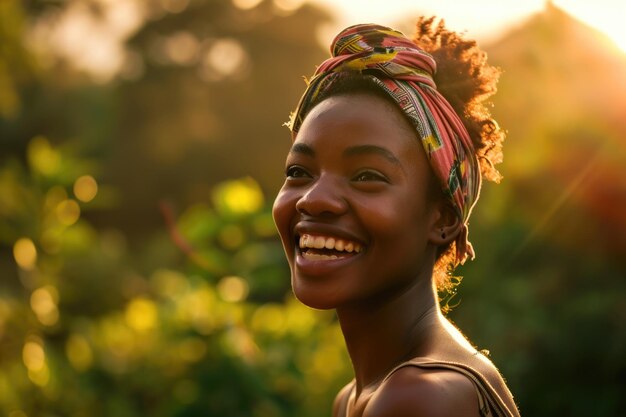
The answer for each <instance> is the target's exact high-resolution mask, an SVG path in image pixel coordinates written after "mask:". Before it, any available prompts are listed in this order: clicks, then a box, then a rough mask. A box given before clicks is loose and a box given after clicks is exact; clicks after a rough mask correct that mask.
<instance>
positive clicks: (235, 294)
mask: <svg viewBox="0 0 626 417" xmlns="http://www.w3.org/2000/svg"><path fill="white" fill-rule="evenodd" d="M217 291H218V293H219V295H220V297H222V299H223V300H225V301H229V302H231V303H236V302H240V301H243V300H245V298H246V297H247V296H248V283H247V282H246V281H245V280H244V279H243V278H241V277H237V276H227V277H224V278H222V279H221V280H220V281H219V283H218V284H217Z"/></svg>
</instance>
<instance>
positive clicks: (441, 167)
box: [289, 24, 481, 263]
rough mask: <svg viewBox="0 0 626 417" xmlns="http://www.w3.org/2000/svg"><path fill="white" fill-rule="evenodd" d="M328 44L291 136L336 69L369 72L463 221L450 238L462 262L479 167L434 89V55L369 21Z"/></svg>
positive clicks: (453, 115)
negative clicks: (405, 123)
mask: <svg viewBox="0 0 626 417" xmlns="http://www.w3.org/2000/svg"><path fill="white" fill-rule="evenodd" d="M330 50H331V54H332V56H331V58H328V59H327V60H326V61H324V62H323V63H322V64H321V65H320V66H319V67H318V68H317V70H316V71H315V74H314V75H313V78H311V79H310V80H309V81H308V86H307V89H306V91H305V92H304V95H303V96H302V98H301V99H300V102H299V104H298V107H297V109H296V110H295V112H294V113H293V114H292V118H291V121H290V124H289V126H290V129H291V131H292V134H293V136H294V137H295V135H296V134H297V132H298V130H299V128H300V126H301V125H302V122H303V119H304V116H305V115H306V114H307V112H308V111H309V110H310V105H311V104H312V103H314V102H315V101H316V98H317V97H318V96H319V94H320V93H322V92H323V91H325V90H326V89H328V88H329V87H330V86H331V85H332V84H333V81H334V80H336V79H337V77H338V76H339V75H340V74H341V73H345V72H357V73H362V74H364V75H365V76H367V77H369V78H371V79H372V80H373V81H374V82H375V83H376V84H378V85H379V86H380V87H381V88H382V89H383V90H384V91H386V92H387V93H388V94H389V95H390V96H391V98H393V99H394V100H395V102H396V103H397V104H398V106H399V107H400V109H401V110H402V111H403V112H404V113H405V114H406V116H407V117H408V119H409V120H410V121H411V123H412V124H413V126H414V127H415V129H416V130H417V133H418V136H419V138H420V139H421V143H422V145H423V147H424V150H425V151H426V155H427V156H428V160H429V162H430V165H431V167H432V170H433V172H434V173H435V176H436V177H437V179H438V180H439V183H440V184H441V188H442V190H443V192H444V194H445V195H446V196H447V197H448V199H449V200H450V202H451V203H452V206H453V207H454V209H455V211H456V214H457V215H458V216H459V218H460V219H461V220H462V222H463V225H462V229H461V232H460V233H459V235H458V237H457V239H456V242H455V243H456V262H457V263H463V262H464V261H465V259H466V258H467V257H468V256H469V257H470V258H471V259H473V258H474V250H473V249H472V245H471V244H470V242H469V241H468V239H467V234H468V229H467V227H468V223H467V222H468V218H469V216H470V213H471V211H472V208H473V206H474V204H475V203H476V200H477V199H478V194H479V192H480V183H481V177H480V169H479V165H478V160H477V159H476V156H475V153H474V147H473V145H472V141H471V139H470V137H469V134H468V132H467V129H466V128H465V126H464V125H463V122H462V121H461V119H460V118H459V115H458V114H456V112H455V111H454V109H453V108H452V106H451V105H450V103H448V101H447V100H446V99H445V98H444V97H443V96H442V95H441V94H440V93H439V92H438V91H437V88H436V85H435V82H434V80H433V75H434V74H435V73H436V71H437V64H436V62H435V60H434V59H433V57H432V56H431V55H430V54H428V53H427V52H425V51H423V50H422V49H420V48H419V47H418V46H417V45H416V44H415V43H413V42H412V41H410V40H409V39H407V38H406V36H404V34H402V33H401V32H399V31H397V30H394V29H390V28H388V27H384V26H379V25H374V24H364V25H355V26H350V27H348V28H346V29H344V30H343V31H341V32H340V33H339V34H338V35H337V36H336V37H335V39H334V40H333V42H332V44H331V47H330Z"/></svg>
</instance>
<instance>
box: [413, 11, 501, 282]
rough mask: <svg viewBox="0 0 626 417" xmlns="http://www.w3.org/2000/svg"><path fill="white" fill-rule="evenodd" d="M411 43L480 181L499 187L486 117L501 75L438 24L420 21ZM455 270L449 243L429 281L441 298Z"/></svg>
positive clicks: (497, 137) (497, 147)
mask: <svg viewBox="0 0 626 417" xmlns="http://www.w3.org/2000/svg"><path fill="white" fill-rule="evenodd" d="M412 40H413V42H415V44H416V45H418V46H419V47H420V48H422V49H423V50H425V51H426V52H428V53H429V54H431V55H432V56H433V57H434V58H435V61H436V62H437V73H436V74H435V76H434V79H435V83H436V84H437V90H438V91H439V92H440V93H441V94H442V95H443V96H444V97H445V98H446V100H448V102H449V103H450V105H451V106H452V107H453V108H454V110H455V111H456V113H457V114H458V115H459V116H460V117H461V120H462V121H463V124H464V125H465V128H466V129H467V131H468V133H469V135H470V138H471V139H472V143H473V145H474V149H475V152H476V157H477V159H478V161H479V164H480V171H481V175H482V177H483V178H484V179H486V180H490V181H494V182H496V183H497V182H500V179H501V178H502V176H501V175H500V173H499V172H498V170H497V169H496V168H495V165H496V164H498V163H500V162H502V142H503V141H504V136H505V132H504V131H503V130H502V129H501V128H500V127H499V126H498V123H497V122H496V121H495V120H494V119H493V118H492V117H491V113H490V111H489V109H488V108H487V106H486V104H487V103H486V100H487V99H488V98H489V97H490V96H492V95H493V94H494V93H495V92H496V84H497V82H498V78H499V76H500V70H499V69H498V68H496V67H493V66H491V65H489V64H488V63H487V54H486V53H485V52H483V51H482V50H480V48H479V47H478V44H477V43H476V41H474V40H467V39H463V37H462V36H461V35H460V34H459V33H457V32H453V31H450V30H448V29H446V27H445V24H444V21H443V19H441V20H439V21H437V19H436V18H435V17H420V18H419V19H418V20H417V23H416V33H415V35H414V36H413V39H412ZM456 266H457V264H456V259H455V248H454V242H452V243H451V244H450V245H449V246H447V247H444V248H440V251H439V256H438V258H437V263H436V264H435V269H434V273H433V275H434V278H435V282H436V284H437V289H438V290H439V291H440V292H448V293H452V292H453V291H454V287H455V286H456V285H457V284H458V283H459V282H460V277H455V279H452V273H453V271H454V268H455V267H456Z"/></svg>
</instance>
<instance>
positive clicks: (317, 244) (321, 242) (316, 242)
mask: <svg viewBox="0 0 626 417" xmlns="http://www.w3.org/2000/svg"><path fill="white" fill-rule="evenodd" d="M325 246H326V239H324V238H323V237H321V236H318V237H316V238H315V239H313V247H314V248H315V249H323V248H324V247H325Z"/></svg>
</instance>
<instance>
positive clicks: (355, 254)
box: [274, 94, 515, 417]
mask: <svg viewBox="0 0 626 417" xmlns="http://www.w3.org/2000/svg"><path fill="white" fill-rule="evenodd" d="M286 167H287V169H286V180H285V184H284V186H283V188H282V189H281V191H280V193H279V194H278V196H277V198H276V201H275V203H274V219H275V221H276V224H277V227H278V230H279V233H280V235H281V239H282V242H283V246H284V249H285V253H286V255H287V258H288V261H289V265H290V268H291V272H292V287H293V290H294V293H295V295H296V297H297V298H298V299H299V300H300V301H302V302H303V303H304V304H306V305H308V306H310V307H313V308H320V309H329V308H335V309H336V311H337V316H338V318H339V322H340V324H341V329H342V331H343V334H344V338H345V340H346V345H347V348H348V352H349V354H350V358H351V360H352V365H353V368H354V373H355V380H354V383H350V384H348V385H347V386H346V387H345V388H344V389H343V390H342V391H341V392H340V393H339V394H338V395H337V399H336V401H335V405H334V407H333V415H334V416H344V415H349V416H350V417H352V416H367V417H382V416H395V417H401V416H461V417H463V416H467V417H476V416H479V412H478V399H477V395H476V391H475V389H474V386H473V385H472V383H471V382H470V380H469V379H467V378H466V377H464V376H463V375H461V374H459V373H456V372H452V371H445V370H422V369H418V368H415V367H406V368H401V369H400V370H398V371H397V372H395V373H393V374H392V375H391V377H390V378H388V379H386V380H385V381H384V382H383V379H384V378H385V376H386V375H387V374H388V373H389V371H391V370H392V369H393V368H394V367H395V366H397V365H399V364H401V363H402V362H405V361H407V360H409V359H411V358H415V357H428V358H431V359H437V360H446V361H454V362H461V363H465V364H467V365H470V366H473V367H474V368H476V369H478V370H479V371H480V372H482V373H483V375H486V376H487V378H488V380H489V382H490V383H491V384H492V385H493V386H494V387H495V388H496V389H497V390H498V391H499V392H500V395H501V397H502V398H505V399H506V401H507V403H508V404H509V407H510V408H513V409H515V406H514V403H513V400H512V397H511V395H510V393H509V392H508V389H507V388H506V386H505V384H504V382H503V381H502V378H501V377H500V375H499V373H498V372H497V370H496V369H495V367H494V366H493V365H492V364H491V362H490V361H489V360H488V359H487V358H485V357H484V356H482V355H481V354H479V353H478V352H477V351H476V349H474V348H473V347H472V346H471V344H470V343H469V342H468V341H467V340H466V339H465V338H464V337H463V335H462V334H461V333H460V332H459V331H458V330H457V329H456V328H455V327H454V326H452V325H451V324H450V323H449V322H448V320H447V319H446V318H445V317H444V316H443V315H442V313H441V311H440V308H439V304H438V301H437V295H436V290H435V287H434V284H433V279H432V272H433V266H434V263H435V261H436V256H437V250H438V248H439V247H441V246H445V245H448V244H449V243H450V242H451V241H452V240H454V239H455V238H456V236H457V235H458V233H459V232H460V229H461V226H462V224H461V222H460V220H459V219H458V217H457V216H456V215H455V214H454V211H453V210H452V208H451V207H450V206H449V204H448V203H447V202H446V201H445V199H444V198H443V196H441V197H440V196H439V194H440V193H439V194H438V193H436V192H433V177H432V173H431V170H430V167H429V165H428V161H427V159H426V155H425V153H424V150H423V149H422V147H421V144H420V143H419V142H418V140H417V138H416V135H415V132H414V129H413V128H412V126H411V125H410V124H409V123H408V121H406V120H405V119H404V118H403V116H402V115H401V113H400V111H399V110H398V109H396V108H395V107H394V106H393V105H392V104H390V103H388V102H387V101H385V100H384V99H382V98H380V97H376V96H374V95H369V94H354V95H341V96H333V97H330V98H328V99H326V100H324V101H323V102H322V103H320V104H318V105H317V106H316V107H314V108H313V109H312V110H311V112H310V113H309V114H308V115H307V117H306V119H305V121H304V123H303V125H302V127H301V129H300V131H299V132H298V135H297V137H296V138H295V141H294V145H293V147H292V149H291V151H290V153H289V155H288V157H287V163H286ZM435 187H436V185H435ZM304 236H306V237H304ZM303 237H304V241H305V242H309V244H308V246H307V244H306V243H302V242H303V240H302V239H303ZM307 239H309V240H307ZM315 239H317V240H319V241H320V242H324V243H322V244H320V245H318V246H323V245H326V246H323V247H322V248H321V249H320V248H318V247H313V246H314V245H313V244H310V242H313V241H315ZM339 241H341V242H342V245H341V246H342V247H343V246H346V247H348V245H351V246H350V248H354V250H353V251H352V252H348V251H347V249H346V250H337V247H336V245H337V243H335V242H339ZM333 245H335V246H333ZM327 248H331V249H327Z"/></svg>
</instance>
